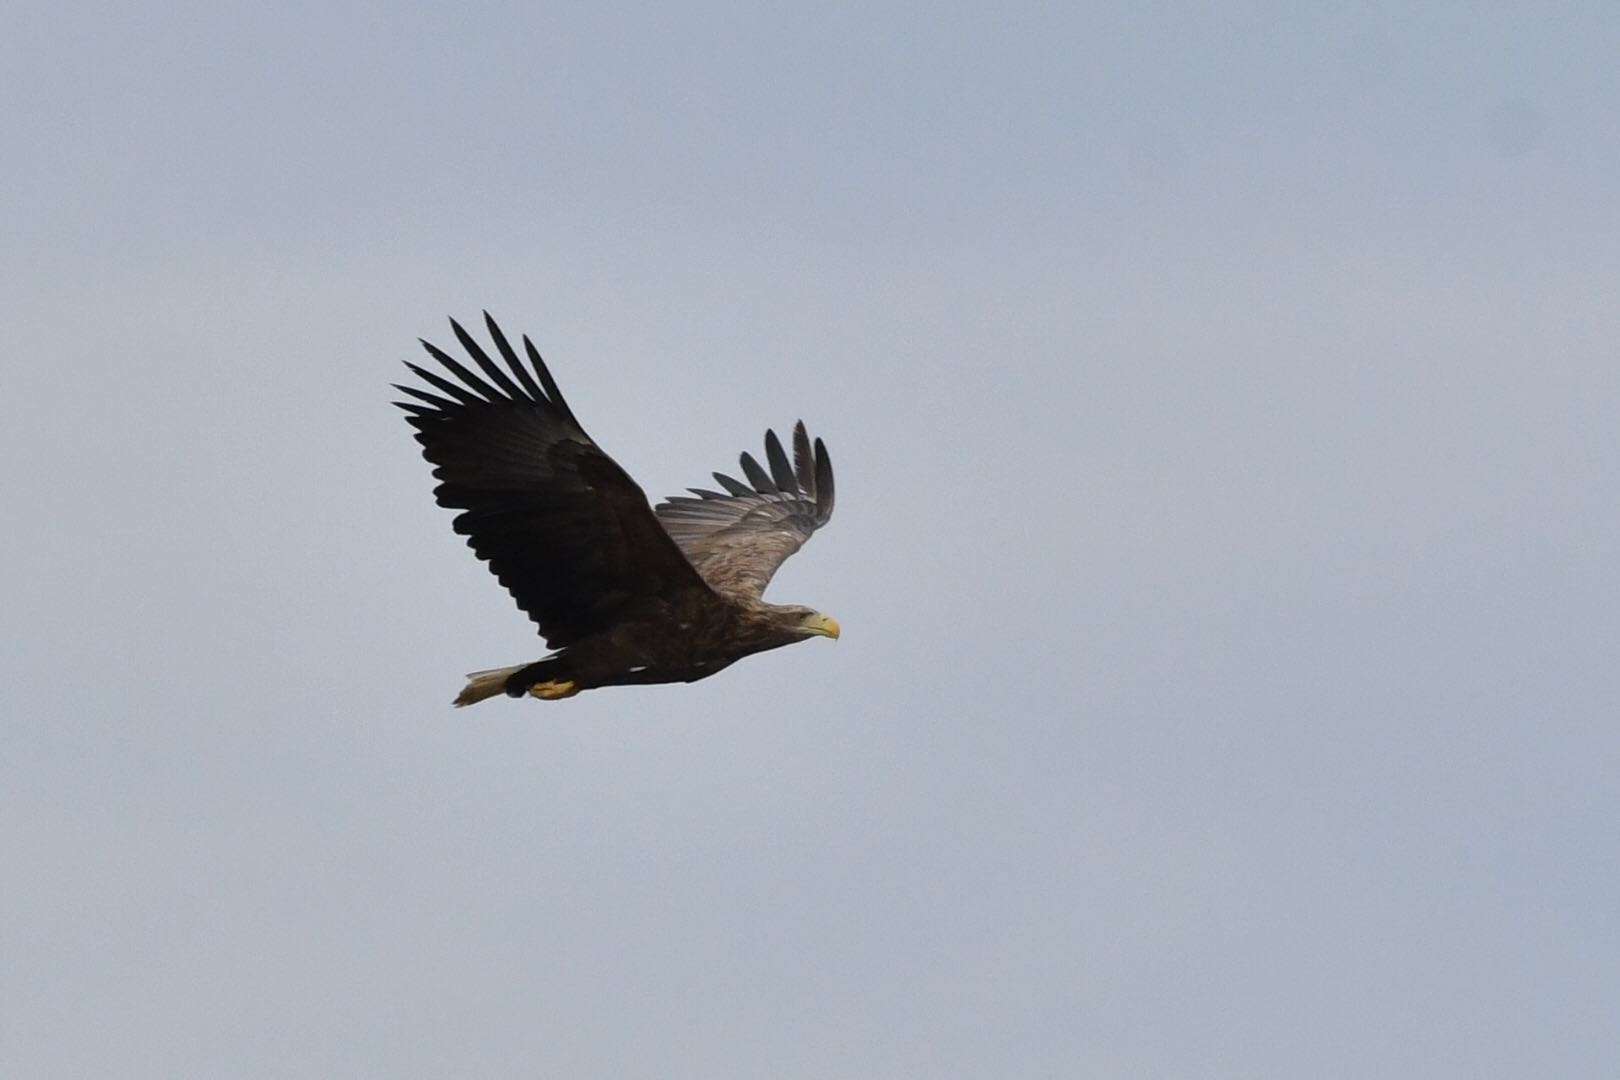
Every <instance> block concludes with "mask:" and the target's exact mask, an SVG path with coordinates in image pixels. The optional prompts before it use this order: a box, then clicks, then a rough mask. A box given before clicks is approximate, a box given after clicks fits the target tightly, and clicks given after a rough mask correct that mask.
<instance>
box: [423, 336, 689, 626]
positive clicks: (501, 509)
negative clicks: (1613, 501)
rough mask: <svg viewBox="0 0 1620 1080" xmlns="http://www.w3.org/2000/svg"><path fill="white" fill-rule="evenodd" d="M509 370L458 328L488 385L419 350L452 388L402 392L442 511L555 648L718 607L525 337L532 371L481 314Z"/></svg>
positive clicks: (433, 383) (436, 381)
mask: <svg viewBox="0 0 1620 1080" xmlns="http://www.w3.org/2000/svg"><path fill="white" fill-rule="evenodd" d="M484 321H485V324H486V325H487V326H488V327H489V333H490V337H491V338H493V339H494V342H495V346H496V349H497V350H498V351H499V352H500V354H501V359H502V360H504V361H505V363H506V368H507V370H502V369H501V367H499V366H498V365H497V364H496V363H495V362H494V361H493V360H491V359H490V357H489V355H488V354H487V353H486V352H484V350H483V349H482V348H481V347H480V346H479V344H478V343H477V342H476V341H474V340H473V338H472V335H470V334H468V333H467V332H466V331H465V330H463V329H462V328H461V327H460V326H459V325H458V324H457V323H456V322H455V321H454V320H451V323H450V325H451V327H452V328H453V329H454V330H455V334H456V337H457V338H458V339H459V340H460V342H461V345H462V347H463V348H464V349H466V350H467V353H468V355H469V356H471V357H472V359H473V361H474V362H475V363H476V364H477V365H478V367H479V369H481V370H482V372H483V377H480V376H479V375H478V374H476V373H474V372H473V371H471V370H469V369H468V368H467V367H465V366H463V365H462V364H460V363H458V362H457V361H455V360H453V359H451V358H450V357H449V356H448V355H446V354H445V353H443V352H441V351H440V350H439V349H437V348H435V347H434V346H432V345H430V344H428V343H427V342H426V341H424V342H422V346H423V348H425V349H427V351H428V353H429V354H430V355H431V356H432V357H433V358H434V359H435V360H437V361H438V362H439V364H440V365H442V366H443V367H444V369H445V370H446V372H448V374H449V375H450V376H453V377H454V378H453V379H451V378H446V377H445V376H443V375H440V374H438V373H437V372H434V371H429V370H427V369H425V368H420V367H417V366H416V365H415V364H407V365H406V366H407V367H409V368H410V369H411V370H412V371H413V372H415V373H416V374H417V376H419V377H420V378H421V379H422V381H423V382H424V383H426V384H427V385H428V386H429V387H431V388H432V390H433V391H434V392H432V393H430V392H428V391H427V390H423V389H419V388H417V387H411V386H396V389H398V390H401V391H403V392H404V393H406V394H409V395H410V396H411V397H413V398H415V399H416V400H415V401H413V402H395V404H396V405H398V406H399V407H400V408H402V409H404V410H405V412H406V413H408V414H409V415H408V416H407V418H406V419H407V420H408V421H409V422H410V424H411V426H412V427H414V428H415V429H416V441H417V442H419V443H421V444H422V456H423V457H425V458H427V459H428V460H429V461H430V462H432V463H433V465H434V469H433V475H434V476H436V477H438V479H439V480H440V481H442V482H441V483H440V484H439V486H438V487H436V488H435V489H434V491H433V493H434V495H435V496H436V497H437V499H438V502H439V505H440V506H447V507H450V508H451V509H454V510H460V511H462V513H461V514H458V515H457V516H456V519H455V529H456V532H458V533H461V534H463V535H465V536H466V537H467V543H468V544H469V545H470V546H471V547H472V549H473V550H474V551H475V552H477V553H478V557H479V558H480V559H484V560H486V561H488V563H489V568H490V569H491V570H492V571H493V572H494V573H495V576H496V577H497V578H499V579H500V582H501V584H502V585H504V586H506V588H507V591H508V592H510V593H511V594H512V598H513V599H514V600H516V601H517V604H518V607H520V608H522V609H523V610H524V611H525V612H527V613H528V615H529V617H530V618H531V619H533V620H534V621H535V623H536V624H537V625H538V626H539V627H540V633H541V634H542V635H544V637H545V639H546V642H547V643H548V644H549V645H550V646H551V647H552V648H562V647H564V646H566V645H569V644H571V643H572V642H575V641H577V640H579V639H580V638H582V637H586V636H588V635H591V634H595V633H600V632H601V631H603V630H606V629H608V628H609V627H611V626H613V625H615V624H616V623H618V622H621V621H623V620H624V619H626V618H630V617H634V616H636V615H638V614H642V613H646V612H649V611H651V610H653V609H656V608H659V607H661V606H662V607H666V608H667V607H668V606H669V605H674V606H676V607H685V606H686V605H689V604H691V603H692V602H694V601H698V602H700V597H701V596H709V597H712V595H713V594H712V592H711V590H710V589H709V587H708V586H707V585H706V584H705V583H704V581H703V579H702V577H700V576H699V574H698V572H697V571H696V570H695V569H694V568H693V566H692V564H691V563H690V562H689V561H687V558H686V556H684V555H683V554H681V551H680V549H679V548H678V547H676V546H675V544H674V542H673V541H672V540H671V539H670V537H669V534H668V533H666V532H665V531H664V530H663V528H662V527H660V526H659V524H658V520H657V519H656V518H655V517H654V516H653V512H652V509H651V508H650V507H649V506H648V505H647V497H646V495H644V494H643V493H642V491H641V488H640V487H638V486H637V485H636V482H635V481H634V480H632V479H630V477H629V476H628V475H627V474H626V473H625V471H624V470H623V469H621V468H619V466H618V465H617V464H616V463H615V462H614V461H613V459H612V458H610V457H608V456H607V454H605V453H603V452H602V448H601V447H599V446H597V445H596V443H594V442H593V441H591V437H590V436H589V435H587V434H585V431H584V429H582V428H581V427H580V426H579V421H577V420H575V419H574V414H573V412H572V411H571V410H570V409H569V408H568V404H567V402H565V401H564V400H563V397H562V394H561V393H559V392H558V390H557V384H556V383H555V382H554V381H552V378H551V373H550V372H549V371H547V370H546V366H545V364H544V363H543V362H542V361H541V359H540V354H539V352H538V351H536V349H535V347H534V345H533V344H532V343H531V342H530V341H529V339H528V338H527V337H525V338H524V339H523V347H524V350H525V352H526V353H527V354H528V360H529V366H527V367H526V366H525V365H524V364H523V363H522V362H521V361H520V360H519V359H518V356H517V353H516V352H514V351H513V349H512V346H511V344H510V343H508V342H507V340H506V337H505V335H504V334H502V333H501V330H500V328H499V327H498V326H496V325H495V321H494V320H493V319H491V318H490V317H489V314H488V313H487V312H486V313H485V314H484Z"/></svg>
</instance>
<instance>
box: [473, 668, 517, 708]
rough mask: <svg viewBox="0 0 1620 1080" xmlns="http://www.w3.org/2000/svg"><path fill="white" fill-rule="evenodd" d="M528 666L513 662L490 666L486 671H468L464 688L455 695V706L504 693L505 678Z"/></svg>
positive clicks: (474, 703) (477, 701)
mask: <svg viewBox="0 0 1620 1080" xmlns="http://www.w3.org/2000/svg"><path fill="white" fill-rule="evenodd" d="M528 666H529V665H528V664H513V665H512V666H511V667H498V668H490V669H489V670H488V671H469V672H468V673H467V686H466V689H464V690H462V691H461V693H460V694H458V695H456V708H458V709H459V708H461V707H462V706H463V705H476V704H478V703H479V702H480V701H483V700H484V699H485V698H492V697H494V696H495V695H496V694H504V693H506V680H507V679H510V678H511V677H512V676H513V675H516V674H517V673H518V672H520V671H522V670H523V669H524V668H526V667H528Z"/></svg>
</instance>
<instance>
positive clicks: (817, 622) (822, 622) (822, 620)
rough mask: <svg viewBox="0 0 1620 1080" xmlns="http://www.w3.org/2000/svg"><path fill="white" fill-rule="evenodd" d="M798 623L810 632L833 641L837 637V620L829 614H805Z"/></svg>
mask: <svg viewBox="0 0 1620 1080" xmlns="http://www.w3.org/2000/svg"><path fill="white" fill-rule="evenodd" d="M799 625H800V626H802V627H804V628H805V629H806V630H808V631H810V632H811V633H812V634H818V635H820V636H821V637H830V638H832V639H833V640H835V641H836V640H837V639H838V620H837V619H835V618H833V617H832V616H831V615H820V614H817V615H806V616H805V617H804V621H803V622H801V623H799Z"/></svg>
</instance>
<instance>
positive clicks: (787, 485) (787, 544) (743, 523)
mask: <svg viewBox="0 0 1620 1080" xmlns="http://www.w3.org/2000/svg"><path fill="white" fill-rule="evenodd" d="M741 461H742V469H743V475H744V476H746V477H747V478H748V483H747V484H745V483H743V482H742V481H740V480H734V479H732V478H731V477H729V476H723V475H721V474H720V473H715V474H714V478H715V480H716V481H717V482H718V483H719V484H720V486H721V487H723V488H725V491H724V492H719V491H708V490H705V489H703V488H690V489H689V490H690V491H691V492H692V494H691V495H690V496H688V495H675V496H672V497H670V498H669V499H667V500H665V501H664V502H661V503H659V504H658V508H657V514H658V520H659V522H661V523H662V524H663V526H664V528H665V529H667V530H668V531H669V535H670V536H672V537H674V538H675V542H676V543H677V544H679V545H680V546H681V550H682V551H684V552H686V557H687V558H688V559H690V560H691V561H692V565H693V566H696V567H697V568H698V572H699V573H701V574H702V575H703V579H704V580H705V581H707V582H708V583H709V584H710V585H711V586H713V587H714V589H715V591H717V592H721V593H730V594H734V595H736V594H740V595H744V596H749V597H753V598H755V599H758V598H759V596H760V595H761V594H762V593H764V591H765V586H766V585H767V584H769V583H770V580H771V575H773V574H775V573H776V568H777V567H779V566H781V565H782V563H784V562H786V561H787V557H788V556H789V555H792V554H793V553H794V552H795V551H798V550H799V548H801V547H803V546H804V542H805V541H806V540H808V539H810V534H811V533H813V532H815V531H816V530H817V529H819V528H821V527H822V526H823V525H825V524H827V519H828V518H830V517H832V511H833V472H832V459H831V458H830V457H828V456H827V447H826V446H824V445H823V444H822V441H821V440H820V439H817V440H816V441H815V445H814V446H813V447H812V446H811V444H810V437H809V436H808V435H806V434H805V431H804V422H803V421H802V420H801V421H800V422H799V423H798V424H796V425H795V426H794V428H793V461H792V463H789V461H788V456H787V453H786V452H785V451H784V450H783V449H782V443H781V440H779V439H778V438H777V437H776V432H774V431H767V432H766V433H765V461H766V463H767V464H769V465H770V471H769V472H767V471H766V470H764V469H762V468H761V467H760V465H759V462H757V461H755V460H754V459H753V457H752V456H750V455H749V454H746V453H745V454H743V455H742V458H741ZM750 485H752V486H750Z"/></svg>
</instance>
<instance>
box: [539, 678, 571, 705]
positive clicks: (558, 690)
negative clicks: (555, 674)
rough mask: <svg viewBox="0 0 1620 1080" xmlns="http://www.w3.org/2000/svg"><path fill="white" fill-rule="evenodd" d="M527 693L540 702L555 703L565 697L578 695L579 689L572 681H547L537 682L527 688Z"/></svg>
mask: <svg viewBox="0 0 1620 1080" xmlns="http://www.w3.org/2000/svg"><path fill="white" fill-rule="evenodd" d="M529 693H531V694H533V695H534V696H535V697H537V698H539V699H540V700H541V701H557V700H559V699H561V698H565V697H573V696H574V695H575V694H577V693H579V687H578V686H576V685H575V684H574V681H573V680H572V679H549V680H547V681H546V682H537V683H535V684H534V685H533V686H531V687H529Z"/></svg>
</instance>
